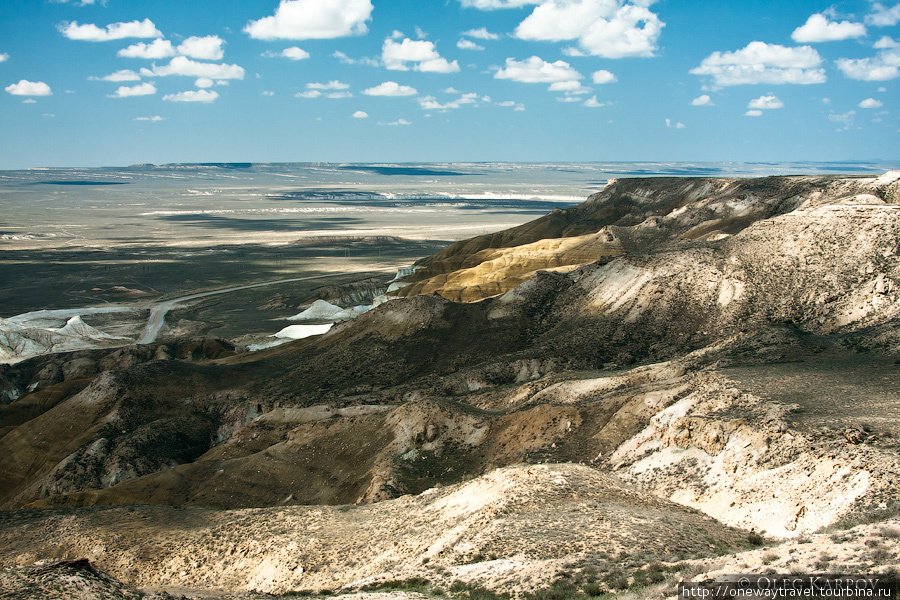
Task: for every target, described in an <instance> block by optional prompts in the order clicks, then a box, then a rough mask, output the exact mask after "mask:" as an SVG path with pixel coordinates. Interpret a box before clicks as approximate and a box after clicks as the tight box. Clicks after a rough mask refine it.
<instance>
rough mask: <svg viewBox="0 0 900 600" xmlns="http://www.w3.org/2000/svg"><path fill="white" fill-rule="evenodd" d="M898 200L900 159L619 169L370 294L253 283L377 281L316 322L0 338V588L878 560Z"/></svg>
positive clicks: (193, 310)
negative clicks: (748, 175) (140, 338)
mask: <svg viewBox="0 0 900 600" xmlns="http://www.w3.org/2000/svg"><path fill="white" fill-rule="evenodd" d="M898 211H900V173H888V174H886V175H884V176H881V177H877V178H876V177H868V178H866V177H839V176H824V177H819V176H816V177H812V176H809V177H802V176H797V177H773V178H765V179H700V178H669V179H663V178H653V179H627V180H619V181H614V182H611V183H610V185H609V186H607V188H606V189H605V190H604V191H602V192H600V193H598V194H595V195H593V196H591V197H590V198H589V199H588V200H587V201H586V202H585V203H583V204H581V205H578V206H576V207H573V208H570V209H566V210H554V211H553V212H551V213H549V214H547V215H546V216H544V217H541V218H539V219H537V220H535V221H532V222H530V223H527V224H525V225H522V226H519V227H515V228H512V229H508V230H505V231H502V232H498V233H493V234H487V235H483V236H478V237H475V238H472V239H469V240H463V241H461V242H458V243H456V244H454V245H452V246H449V247H447V248H445V249H443V250H441V251H440V252H438V253H437V254H434V255H432V256H429V257H428V258H425V259H422V260H420V261H419V262H418V263H416V265H415V267H414V268H413V269H410V270H409V271H410V272H409V273H407V274H406V276H405V277H404V278H403V279H401V280H400V281H398V282H394V283H393V285H391V286H390V289H389V291H387V294H386V296H385V297H382V298H379V299H378V300H377V301H375V299H374V296H376V295H382V294H383V293H384V292H385V290H386V289H387V283H388V281H387V279H389V278H386V277H382V276H380V275H378V274H377V273H373V274H370V275H373V277H371V278H368V279H367V281H365V282H359V281H358V282H352V283H349V282H345V281H339V282H332V283H333V285H328V286H322V287H319V288H318V289H309V290H305V291H303V292H297V293H289V292H287V291H282V290H279V291H277V292H276V291H275V290H273V291H272V292H271V294H270V295H269V296H268V297H267V298H265V305H266V306H270V307H271V306H278V307H280V308H279V310H283V311H284V313H285V314H289V313H291V312H296V311H298V310H302V309H305V308H310V307H311V306H315V307H316V308H315V310H314V311H313V312H314V313H315V314H317V315H323V314H325V313H323V312H321V311H322V310H326V309H328V307H327V306H326V307H325V308H324V309H323V306H325V305H324V304H322V303H320V304H316V305H313V301H314V300H327V301H328V302H329V303H331V304H334V305H336V306H337V307H338V308H341V309H343V308H348V307H351V306H355V305H361V304H371V303H375V304H377V306H375V308H374V309H372V310H369V311H368V312H365V313H364V314H361V315H360V316H357V317H356V318H354V319H350V320H347V321H343V322H339V323H337V324H335V325H334V326H332V327H331V329H330V330H329V331H328V333H326V334H324V335H319V336H313V337H309V338H306V339H302V340H298V341H294V342H289V343H285V344H282V345H279V346H277V347H273V348H269V349H263V350H260V351H258V352H246V351H244V348H246V347H248V343H249V342H248V340H245V339H242V338H241V336H240V335H239V333H238V332H233V333H230V334H227V335H219V337H215V335H211V334H212V333H215V331H214V329H215V328H211V327H209V326H208V325H204V323H207V321H206V320H205V319H204V314H209V313H205V312H204V311H207V310H209V309H208V308H204V307H203V306H202V304H196V305H191V306H189V307H186V308H184V309H183V312H182V313H181V314H180V315H176V316H175V317H167V319H166V325H165V326H164V327H163V329H162V332H161V337H160V339H158V340H156V341H154V342H153V343H150V344H142V345H134V346H124V347H120V348H116V349H109V348H106V349H104V348H97V349H92V350H79V351H76V352H69V353H51V354H47V355H44V356H38V357H34V358H30V359H28V360H23V361H21V362H18V363H16V364H14V365H2V370H0V386H2V387H0V392H2V393H4V394H5V397H6V398H8V399H9V400H10V401H9V402H8V403H7V404H6V405H5V406H2V407H0V508H2V509H3V512H0V568H2V570H0V598H110V599H120V598H159V599H161V598H171V597H176V598H177V597H182V596H183V597H188V598H243V599H250V598H269V597H273V596H274V597H278V596H280V595H286V596H289V597H324V596H332V597H342V598H354V599H360V600H363V599H368V600H380V599H388V598H434V597H453V598H471V599H475V598H498V597H506V596H507V595H509V596H515V597H521V598H546V599H550V598H590V597H598V596H602V595H604V594H611V595H613V596H616V597H631V598H645V597H647V598H650V597H656V598H666V597H674V595H675V594H676V584H677V582H679V581H691V580H693V581H697V580H702V579H708V578H716V577H721V576H724V575H726V574H730V573H756V574H762V573H785V574H787V573H833V574H840V573H845V574H853V573H869V574H876V575H879V576H881V577H891V576H896V565H897V564H900V544H898V543H897V540H898V539H900V490H898V487H897V482H898V480H900V461H898V451H900V426H898V423H900V378H898V375H900V373H898V369H900V365H898V363H900V329H898V323H900V321H898V317H900V213H898ZM385 300H386V301H385ZM255 301H256V302H257V304H259V302H260V300H259V298H256V300H255ZM231 302H235V300H233V299H232V300H231ZM328 310H330V309H328ZM316 311H319V312H316ZM315 322H316V323H321V320H320V321H315ZM192 323H193V325H192ZM198 332H202V333H205V334H206V335H205V337H197V333H198ZM220 333H221V332H220ZM188 334H189V335H188Z"/></svg>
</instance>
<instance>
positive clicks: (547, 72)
mask: <svg viewBox="0 0 900 600" xmlns="http://www.w3.org/2000/svg"><path fill="white" fill-rule="evenodd" d="M583 77H584V76H583V75H582V74H581V73H579V72H578V71H576V70H575V69H573V68H572V66H571V65H569V63H567V62H566V61H564V60H558V61H556V62H552V63H551V62H547V61H545V60H544V59H542V58H539V57H537V56H532V57H531V58H527V59H525V60H515V59H514V58H507V59H506V66H505V67H503V68H502V69H497V72H496V73H494V78H495V79H511V80H513V81H521V82H522V83H553V82H556V81H573V80H578V79H582V78H583Z"/></svg>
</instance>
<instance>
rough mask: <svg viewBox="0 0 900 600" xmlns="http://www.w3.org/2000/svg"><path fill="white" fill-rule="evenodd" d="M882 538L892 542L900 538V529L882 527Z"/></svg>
mask: <svg viewBox="0 0 900 600" xmlns="http://www.w3.org/2000/svg"><path fill="white" fill-rule="evenodd" d="M881 537H885V538H888V539H891V540H896V539H897V538H900V527H882V528H881Z"/></svg>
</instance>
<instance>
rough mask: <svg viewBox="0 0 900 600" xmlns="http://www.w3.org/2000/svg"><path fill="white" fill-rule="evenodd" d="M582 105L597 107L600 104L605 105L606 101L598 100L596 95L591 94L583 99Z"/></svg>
mask: <svg viewBox="0 0 900 600" xmlns="http://www.w3.org/2000/svg"><path fill="white" fill-rule="evenodd" d="M584 106H587V107H588V108H599V107H601V106H606V102H598V101H597V96H591V97H590V98H588V99H587V100H585V101H584Z"/></svg>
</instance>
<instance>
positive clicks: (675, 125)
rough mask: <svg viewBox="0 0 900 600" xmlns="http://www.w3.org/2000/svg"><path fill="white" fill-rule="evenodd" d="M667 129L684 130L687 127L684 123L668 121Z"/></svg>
mask: <svg viewBox="0 0 900 600" xmlns="http://www.w3.org/2000/svg"><path fill="white" fill-rule="evenodd" d="M666 127H668V128H670V129H684V128H685V127H687V125H685V124H684V123H676V122H674V121H672V119H666Z"/></svg>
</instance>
